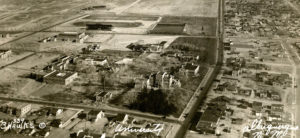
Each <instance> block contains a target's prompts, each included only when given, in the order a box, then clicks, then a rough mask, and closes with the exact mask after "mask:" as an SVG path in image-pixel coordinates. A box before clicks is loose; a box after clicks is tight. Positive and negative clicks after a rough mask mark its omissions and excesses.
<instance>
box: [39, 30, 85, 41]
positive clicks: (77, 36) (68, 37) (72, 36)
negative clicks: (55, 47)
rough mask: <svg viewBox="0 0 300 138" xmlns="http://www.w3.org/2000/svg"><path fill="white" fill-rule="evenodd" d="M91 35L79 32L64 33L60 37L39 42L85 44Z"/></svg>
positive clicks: (52, 37)
mask: <svg viewBox="0 0 300 138" xmlns="http://www.w3.org/2000/svg"><path fill="white" fill-rule="evenodd" d="M88 37H89V35H87V34H85V33H79V32H63V33H59V34H58V35H54V36H50V37H46V38H43V39H41V40H39V41H38V42H40V43H41V42H42V43H48V42H58V41H66V42H73V43H83V42H84V41H85V40H86V39H87V38H88Z"/></svg>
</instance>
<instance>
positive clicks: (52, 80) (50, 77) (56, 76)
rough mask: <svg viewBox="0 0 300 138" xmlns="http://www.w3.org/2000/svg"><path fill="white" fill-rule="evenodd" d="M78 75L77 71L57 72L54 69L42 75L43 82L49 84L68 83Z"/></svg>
mask: <svg viewBox="0 0 300 138" xmlns="http://www.w3.org/2000/svg"><path fill="white" fill-rule="evenodd" d="M77 77H78V74H77V72H59V71H57V70H54V71H52V72H50V73H49V74H47V75H45V76H44V79H43V80H44V82H46V83H49V84H61V85H68V84H70V83H72V82H73V81H74V79H76V78H77Z"/></svg>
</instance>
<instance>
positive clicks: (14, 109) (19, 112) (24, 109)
mask: <svg viewBox="0 0 300 138" xmlns="http://www.w3.org/2000/svg"><path fill="white" fill-rule="evenodd" d="M6 108H7V110H6V111H7V113H8V114H11V115H16V116H17V117H22V116H24V115H25V114H26V113H28V112H29V111H30V110H31V104H28V103H19V102H9V103H7V104H6Z"/></svg>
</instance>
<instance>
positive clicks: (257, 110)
mask: <svg viewBox="0 0 300 138" xmlns="http://www.w3.org/2000/svg"><path fill="white" fill-rule="evenodd" d="M252 113H253V114H254V115H255V116H257V117H261V116H262V103H261V102H256V101H254V102H253V103H252Z"/></svg>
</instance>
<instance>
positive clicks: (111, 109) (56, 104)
mask: <svg viewBox="0 0 300 138" xmlns="http://www.w3.org/2000/svg"><path fill="white" fill-rule="evenodd" d="M0 100H5V101H16V102H25V103H32V104H40V105H46V106H54V107H64V108H77V109H93V110H102V111H105V112H109V113H124V114H128V115H133V116H138V117H144V118H150V119H155V120H157V121H164V122H169V123H178V124H182V122H181V121H178V120H177V118H171V117H166V118H164V119H163V116H160V115H153V114H149V113H142V112H139V111H133V110H127V109H119V108H114V107H109V106H105V105H100V106H98V107H95V106H88V105H82V104H68V103H59V102H52V101H45V100H34V99H24V98H12V97H4V96H0Z"/></svg>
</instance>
